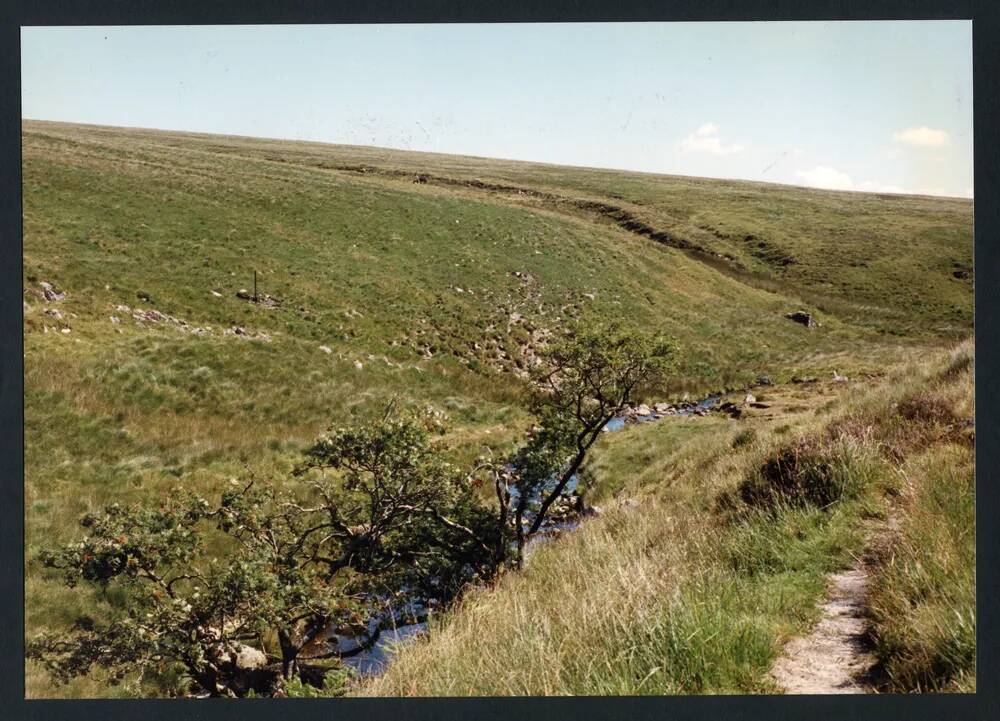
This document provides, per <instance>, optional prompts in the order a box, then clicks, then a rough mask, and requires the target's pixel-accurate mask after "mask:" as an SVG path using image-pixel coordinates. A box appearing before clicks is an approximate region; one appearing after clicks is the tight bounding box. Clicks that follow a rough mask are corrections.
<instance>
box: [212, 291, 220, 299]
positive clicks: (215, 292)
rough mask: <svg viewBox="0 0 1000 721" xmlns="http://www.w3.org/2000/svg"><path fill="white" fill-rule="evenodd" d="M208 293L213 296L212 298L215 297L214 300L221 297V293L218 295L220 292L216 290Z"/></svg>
mask: <svg viewBox="0 0 1000 721" xmlns="http://www.w3.org/2000/svg"><path fill="white" fill-rule="evenodd" d="M209 292H210V293H211V294H212V295H214V296H215V297H216V298H221V297H222V293H220V292H219V291H217V290H212V291H209Z"/></svg>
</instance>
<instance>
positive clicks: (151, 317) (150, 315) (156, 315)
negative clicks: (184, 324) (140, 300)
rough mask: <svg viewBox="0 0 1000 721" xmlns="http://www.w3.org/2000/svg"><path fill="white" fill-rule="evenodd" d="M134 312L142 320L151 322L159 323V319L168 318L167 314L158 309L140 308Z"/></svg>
mask: <svg viewBox="0 0 1000 721" xmlns="http://www.w3.org/2000/svg"><path fill="white" fill-rule="evenodd" d="M136 312H137V313H138V314H139V315H140V316H141V317H142V320H148V321H150V322H152V323H159V322H160V321H164V320H167V318H168V316H166V315H164V314H163V313H161V312H160V311H158V310H141V311H136Z"/></svg>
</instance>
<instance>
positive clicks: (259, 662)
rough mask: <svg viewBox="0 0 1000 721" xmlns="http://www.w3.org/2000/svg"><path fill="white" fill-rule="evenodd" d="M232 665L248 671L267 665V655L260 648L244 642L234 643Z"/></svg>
mask: <svg viewBox="0 0 1000 721" xmlns="http://www.w3.org/2000/svg"><path fill="white" fill-rule="evenodd" d="M233 665H234V666H235V667H236V669H237V670H239V671H249V670H252V669H257V668H264V666H267V656H266V655H264V652H263V651H261V650H260V649H256V648H254V647H253V646H247V645H246V644H243V643H240V644H236V650H235V654H234V655H233Z"/></svg>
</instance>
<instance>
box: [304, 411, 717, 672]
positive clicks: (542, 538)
mask: <svg viewBox="0 0 1000 721" xmlns="http://www.w3.org/2000/svg"><path fill="white" fill-rule="evenodd" d="M722 398H723V394H721V393H712V394H710V395H707V396H705V397H704V398H701V399H700V400H697V401H693V402H686V401H685V402H681V403H678V404H676V405H675V404H659V403H658V404H656V406H654V407H648V406H647V407H643V406H639V407H638V408H639V409H642V411H643V412H642V413H640V412H637V409H635V408H631V409H628V410H627V411H626V412H624V413H622V414H621V415H618V416H615V417H614V418H612V419H611V420H610V421H608V423H607V425H605V426H604V430H603V432H606V433H613V432H614V431H619V430H621V429H623V428H625V427H626V426H627V425H631V424H635V423H649V422H651V421H657V420H660V419H662V418H669V417H671V416H691V415H705V414H707V413H708V412H709V411H711V410H712V409H713V408H714V407H715V406H716V405H718V403H719V401H720V400H721V399H722ZM657 406H658V407H660V408H661V410H659V411H658V410H656V409H655V408H656V407H657ZM664 406H666V407H664ZM646 410H648V411H649V412H648V413H646V412H645V411H646ZM578 482H579V479H578V478H577V477H576V475H573V476H572V477H571V478H570V480H569V483H567V484H566V487H565V488H564V489H563V494H562V495H563V496H565V497H570V496H571V495H572V494H573V493H574V492H575V491H576V488H577V484H578ZM555 483H556V479H555V478H553V479H552V483H551V484H545V485H543V486H542V487H541V488H539V489H538V491H537V492H536V493H535V494H534V496H535V498H533V499H531V500H532V503H531V504H530V505H532V506H535V507H538V506H539V505H541V500H542V498H543V496H544V494H545V493H547V492H550V491H551V490H552V489H553V488H554V487H555ZM516 503H517V491H516V490H515V489H511V504H512V505H515V504H516ZM553 507H554V506H553ZM529 515H530V514H529ZM527 518H529V516H528V515H526V519H527ZM580 522H581V517H580V514H577V515H574V516H572V517H570V518H566V517H565V516H563V517H549V518H547V519H546V520H545V521H544V522H543V523H542V526H541V528H539V530H538V532H537V533H536V534H535V535H533V536H532V537H531V538H530V539H529V541H528V543H527V546H526V548H525V554H526V556H527V555H530V553H531V551H532V550H534V549H535V548H537V546H538V545H539V544H542V543H545V542H546V541H549V540H551V539H553V538H555V537H557V536H559V535H560V534H562V533H564V532H567V531H571V530H573V529H575V528H576V527H578V526H579V525H580ZM429 605H431V604H430V602H427V601H425V600H423V599H413V600H411V601H409V602H407V603H406V604H405V606H403V607H401V608H398V609H395V610H393V611H390V612H386V613H382V614H379V615H376V616H374V617H373V618H372V619H371V620H370V621H369V624H368V636H367V639H366V638H365V637H363V636H354V637H352V636H345V635H341V634H338V633H336V630H335V629H330V630H329V631H328V632H327V633H326V634H325V635H324V636H323V637H322V638H321V639H317V640H318V641H319V642H320V645H321V646H326V647H327V648H330V647H335V648H336V649H337V650H338V651H339V652H340V654H341V655H340V661H341V663H342V664H343V665H344V666H347V667H349V668H351V669H353V670H354V672H355V673H356V674H357V675H358V676H360V677H371V676H377V675H379V674H381V673H383V672H384V671H385V670H386V668H387V667H388V665H389V662H390V661H391V660H392V656H393V654H394V653H395V652H396V650H397V649H398V648H399V646H400V645H401V644H404V643H406V642H407V641H409V640H411V639H413V638H416V637H418V636H420V635H421V634H423V633H425V632H426V630H427V620H426V619H427V616H428V615H429V614H430V612H431V610H432V609H430V608H428V606H429ZM372 638H374V639H375V642H374V643H371V639H372ZM366 641H367V644H370V645H368V647H367V648H366V647H365V646H366V645H367V644H366Z"/></svg>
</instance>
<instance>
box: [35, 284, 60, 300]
mask: <svg viewBox="0 0 1000 721" xmlns="http://www.w3.org/2000/svg"><path fill="white" fill-rule="evenodd" d="M38 286H39V287H40V288H41V289H42V295H43V296H44V298H45V300H47V301H49V302H50V303H58V302H59V301H62V300H66V293H63V292H61V291H59V290H56V287H55V286H54V285H52V284H51V283H49V282H47V281H44V280H43V281H41V282H39V284H38Z"/></svg>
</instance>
